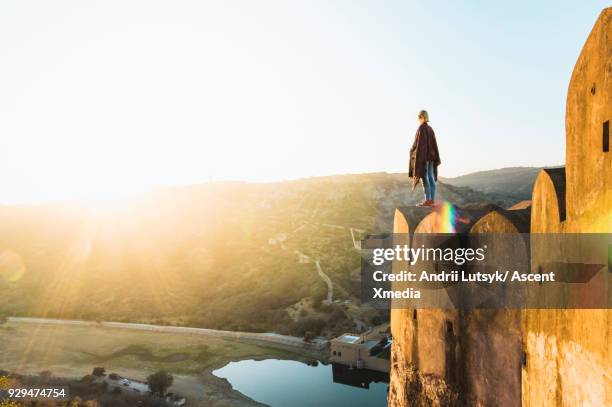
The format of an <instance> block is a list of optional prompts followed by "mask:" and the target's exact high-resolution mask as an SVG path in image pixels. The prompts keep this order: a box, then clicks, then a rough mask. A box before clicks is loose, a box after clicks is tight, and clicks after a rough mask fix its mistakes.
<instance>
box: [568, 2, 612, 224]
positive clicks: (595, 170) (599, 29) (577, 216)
mask: <svg viewBox="0 0 612 407" xmlns="http://www.w3.org/2000/svg"><path fill="white" fill-rule="evenodd" d="M610 121H612V8H607V9H605V10H603V11H602V13H601V14H600V16H599V18H598V19H597V22H596V23H595V26H594V27H593V29H592V31H591V34H590V35H589V37H588V39H587V41H586V43H585V44H584V47H583V48H582V52H581V53H580V56H579V57H578V61H577V62H576V66H575V67H574V71H573V73H572V78H571V80H570V85H569V89H568V92H567V104H566V114H565V129H566V160H565V161H566V163H565V164H566V174H567V211H568V218H569V219H571V220H572V222H570V223H571V224H570V225H568V226H567V231H571V230H575V231H578V232H594V231H610V228H611V227H612V211H610V208H612V153H611V152H604V151H603V144H604V143H603V130H604V123H605V122H608V123H609V122H610ZM608 137H609V136H608Z"/></svg>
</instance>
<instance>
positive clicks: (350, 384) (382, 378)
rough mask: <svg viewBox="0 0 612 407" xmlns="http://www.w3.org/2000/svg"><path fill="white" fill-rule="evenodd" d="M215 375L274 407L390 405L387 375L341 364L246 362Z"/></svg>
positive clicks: (229, 365) (218, 371) (240, 390)
mask: <svg viewBox="0 0 612 407" xmlns="http://www.w3.org/2000/svg"><path fill="white" fill-rule="evenodd" d="M213 374H214V375H215V376H217V377H221V378H225V379H227V380H228V381H229V382H230V383H231V384H232V386H233V387H234V389H236V390H237V391H239V392H241V393H242V394H244V395H246V396H248V397H250V398H252V399H254V400H256V401H258V402H260V403H265V404H268V405H270V406H272V407H286V406H293V407H310V406H321V407H325V406H330V407H331V406H334V407H335V406H350V407H377V406H380V407H383V406H386V405H387V387H388V386H387V383H388V382H389V375H388V374H386V373H381V372H372V371H366V370H351V369H348V368H347V367H345V366H342V365H333V366H332V365H325V364H322V363H319V364H318V365H317V366H308V365H306V364H304V363H301V362H296V361H293V360H277V359H266V360H262V361H254V360H243V361H240V362H231V363H228V364H227V365H225V366H224V367H222V368H221V369H218V370H215V371H214V372H213Z"/></svg>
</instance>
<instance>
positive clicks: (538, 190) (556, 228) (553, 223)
mask: <svg viewBox="0 0 612 407" xmlns="http://www.w3.org/2000/svg"><path fill="white" fill-rule="evenodd" d="M565 218H566V210H565V167H563V168H556V169H545V170H542V171H540V173H539V174H538V177H537V178H536V181H535V184H534V185H533V196H532V200H531V232H532V233H545V232H560V230H561V222H563V221H565Z"/></svg>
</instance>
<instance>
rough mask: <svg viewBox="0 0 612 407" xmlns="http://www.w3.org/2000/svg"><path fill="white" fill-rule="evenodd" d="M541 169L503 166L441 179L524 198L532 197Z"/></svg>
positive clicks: (492, 192) (520, 198) (490, 192)
mask: <svg viewBox="0 0 612 407" xmlns="http://www.w3.org/2000/svg"><path fill="white" fill-rule="evenodd" d="M541 169H542V168H541V167H511V168H501V169H498V170H489V171H478V172H473V173H471V174H466V175H461V176H459V177H454V178H442V179H441V180H442V181H443V182H445V183H447V184H450V185H454V186H457V187H468V188H471V189H473V190H475V191H480V192H483V193H485V194H494V195H498V196H505V197H509V198H514V199H518V200H523V199H531V192H532V189H533V184H534V182H535V179H536V177H537V175H538V172H539V171H540V170H541Z"/></svg>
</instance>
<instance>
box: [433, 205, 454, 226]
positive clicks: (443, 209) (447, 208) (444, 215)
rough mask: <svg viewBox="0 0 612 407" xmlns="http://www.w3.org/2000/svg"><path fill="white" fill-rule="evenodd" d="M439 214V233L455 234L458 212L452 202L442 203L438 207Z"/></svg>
mask: <svg viewBox="0 0 612 407" xmlns="http://www.w3.org/2000/svg"><path fill="white" fill-rule="evenodd" d="M436 211H437V212H438V222H439V223H438V227H437V228H436V229H437V230H438V231H439V233H455V232H456V231H457V229H456V227H455V226H456V222H457V210H456V208H455V207H454V206H453V205H452V204H451V203H450V202H446V201H444V202H442V203H441V204H440V205H437V206H436Z"/></svg>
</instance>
